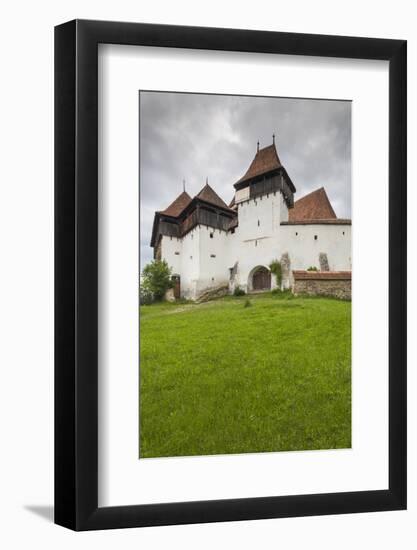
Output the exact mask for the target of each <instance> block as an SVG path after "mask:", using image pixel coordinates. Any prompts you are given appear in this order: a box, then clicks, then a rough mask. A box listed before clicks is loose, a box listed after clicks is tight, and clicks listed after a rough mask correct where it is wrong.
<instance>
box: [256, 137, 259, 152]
mask: <svg viewBox="0 0 417 550" xmlns="http://www.w3.org/2000/svg"><path fill="white" fill-rule="evenodd" d="M256 152H257V153H259V139H258V143H257V144H256Z"/></svg>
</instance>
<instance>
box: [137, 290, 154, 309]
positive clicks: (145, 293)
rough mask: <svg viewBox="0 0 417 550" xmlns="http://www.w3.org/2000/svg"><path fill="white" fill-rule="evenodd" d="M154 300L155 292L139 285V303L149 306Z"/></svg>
mask: <svg viewBox="0 0 417 550" xmlns="http://www.w3.org/2000/svg"><path fill="white" fill-rule="evenodd" d="M152 302H153V294H152V292H151V291H150V290H148V289H147V288H143V286H142V285H141V286H140V287H139V304H140V305H141V306H149V305H150V304H152Z"/></svg>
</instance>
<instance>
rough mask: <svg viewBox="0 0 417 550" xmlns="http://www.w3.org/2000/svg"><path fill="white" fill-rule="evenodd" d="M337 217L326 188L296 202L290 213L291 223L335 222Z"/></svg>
mask: <svg viewBox="0 0 417 550" xmlns="http://www.w3.org/2000/svg"><path fill="white" fill-rule="evenodd" d="M335 219H337V216H336V214H335V211H334V210H333V207H332V205H331V204H330V201H329V198H328V196H327V193H326V191H325V190H324V187H321V188H320V189H317V190H316V191H313V192H312V193H309V194H308V195H305V197H302V198H301V199H298V201H295V203H294V208H291V209H290V210H289V211H288V220H289V221H290V222H300V221H307V220H335Z"/></svg>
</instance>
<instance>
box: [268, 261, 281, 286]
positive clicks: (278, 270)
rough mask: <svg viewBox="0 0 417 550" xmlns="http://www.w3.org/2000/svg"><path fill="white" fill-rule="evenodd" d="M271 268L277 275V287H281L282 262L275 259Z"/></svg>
mask: <svg viewBox="0 0 417 550" xmlns="http://www.w3.org/2000/svg"><path fill="white" fill-rule="evenodd" d="M269 269H270V270H271V273H273V274H274V275H275V280H276V282H277V287H278V288H279V289H280V288H281V284H282V268H281V263H280V262H279V261H278V260H274V261H273V262H271V263H270V265H269Z"/></svg>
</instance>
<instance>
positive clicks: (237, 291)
mask: <svg viewBox="0 0 417 550" xmlns="http://www.w3.org/2000/svg"><path fill="white" fill-rule="evenodd" d="M245 294H246V292H245V291H244V290H243V288H240V286H236V287H235V289H234V291H233V296H244V295H245Z"/></svg>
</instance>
